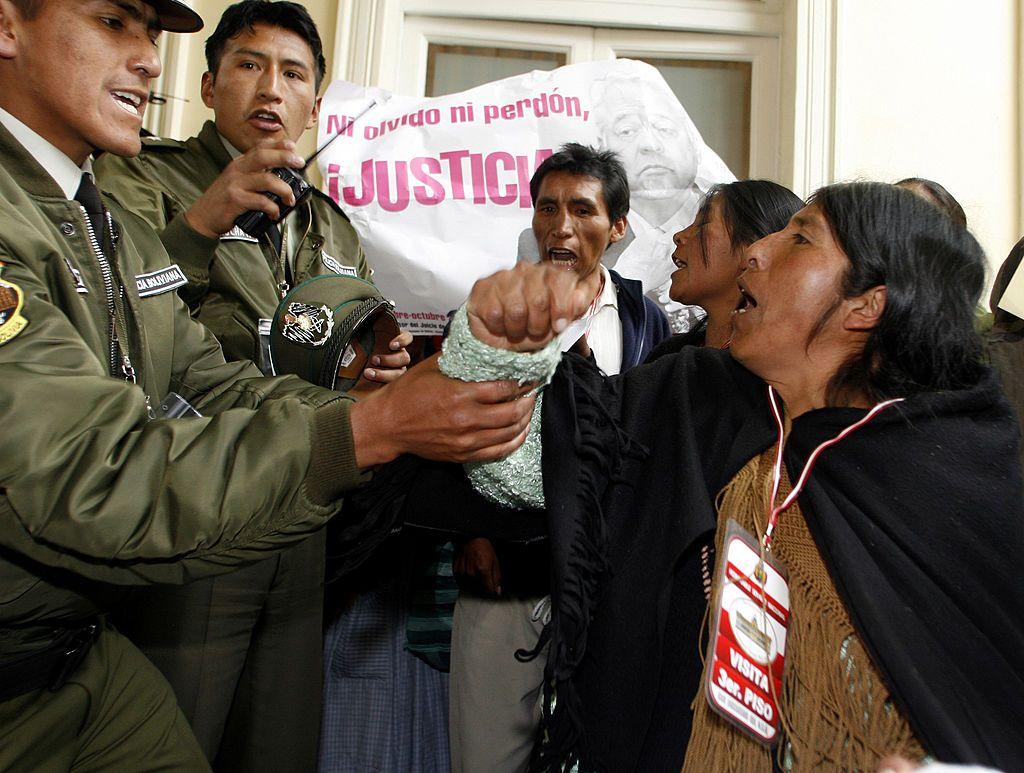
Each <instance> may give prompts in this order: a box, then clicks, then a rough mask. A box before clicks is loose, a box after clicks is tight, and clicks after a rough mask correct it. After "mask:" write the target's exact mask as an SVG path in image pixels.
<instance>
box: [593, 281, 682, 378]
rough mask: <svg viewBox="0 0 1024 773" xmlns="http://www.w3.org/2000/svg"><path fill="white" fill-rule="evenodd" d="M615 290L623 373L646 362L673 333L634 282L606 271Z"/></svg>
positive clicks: (657, 307)
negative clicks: (653, 350)
mask: <svg viewBox="0 0 1024 773" xmlns="http://www.w3.org/2000/svg"><path fill="white" fill-rule="evenodd" d="M608 273H609V274H610V275H611V278H612V283H614V285H615V289H616V290H618V296H619V297H618V301H619V321H620V322H622V367H621V368H620V369H619V372H620V373H625V372H626V371H627V370H629V369H630V368H634V367H636V366H637V365H639V364H640V363H641V362H643V361H644V360H646V359H647V355H648V354H649V353H650V351H651V349H653V348H654V347H655V346H657V345H658V344H659V343H661V342H662V341H663V340H665V339H666V338H668V337H669V336H670V335H671V334H672V331H671V330H670V329H669V326H668V318H667V317H666V316H665V312H663V311H662V310H661V308H660V307H659V306H658V304H656V303H655V302H654V301H652V300H651V299H650V298H648V297H647V296H645V295H644V290H643V286H642V285H641V284H640V282H639V281H638V280H636V279H625V278H623V277H621V276H619V275H618V274H617V273H616V272H615V271H612V270H610V269H609V271H608Z"/></svg>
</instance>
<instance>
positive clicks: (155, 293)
mask: <svg viewBox="0 0 1024 773" xmlns="http://www.w3.org/2000/svg"><path fill="white" fill-rule="evenodd" d="M200 23H201V22H200V20H199V19H198V17H196V16H195V14H193V13H192V12H191V11H190V10H189V9H188V8H187V6H185V5H184V4H183V3H182V2H180V0H146V2H143V1H142V0H0V264H2V266H0V411H2V415H3V417H4V431H3V432H0V769H2V770H5V771H8V770H14V771H21V770H69V769H71V768H74V769H75V770H133V771H134V770H149V769H160V770H205V769H207V763H206V761H205V760H204V758H203V755H202V753H201V750H200V749H199V747H198V745H197V743H196V741H195V738H194V736H193V735H192V733H191V731H190V729H189V728H188V725H187V723H186V722H185V720H184V717H183V716H182V714H181V712H180V710H179V709H178V707H177V705H176V703H175V699H174V695H173V692H172V691H171V688H170V686H169V685H168V684H167V682H166V680H165V679H164V678H163V677H162V676H161V675H160V674H159V672H158V671H157V670H156V669H154V668H153V666H152V665H151V664H150V663H149V661H147V660H146V659H145V657H144V656H143V655H142V654H141V653H140V652H139V651H138V649H136V648H135V647H134V646H133V645H132V644H131V643H130V642H129V641H128V640H127V639H126V638H124V637H123V636H121V635H120V634H119V633H118V632H117V631H116V630H114V629H113V628H112V627H111V626H110V625H109V623H108V622H107V619H106V615H107V613H109V612H111V611H114V610H116V609H117V607H118V606H119V604H120V602H121V599H122V597H123V594H124V588H125V586H130V585H145V584H153V583H183V582H187V581H190V580H193V579H197V578H201V577H204V576H209V575H212V574H215V573H219V572H224V571H227V570H230V569H231V568H233V567H235V566H238V565H240V564H243V563H247V562H252V561H255V560H259V559H261V558H264V557H266V556H267V555H269V554H271V553H272V552H273V551H275V550H277V549H279V548H281V547H284V546H287V545H289V544H293V543H295V542H297V541H300V540H301V539H303V538H304V537H305V536H306V535H307V534H310V533H312V532H315V531H316V530H318V529H319V528H321V527H322V525H323V524H324V523H325V522H326V521H327V520H328V519H329V518H330V517H332V516H334V515H335V514H336V513H337V512H338V511H339V509H340V501H339V497H340V496H341V495H342V494H343V492H345V491H346V490H349V489H351V488H352V487H353V486H355V485H358V484H359V483H360V482H361V481H362V480H363V479H364V478H365V477H366V472H365V471H367V470H369V469H371V468H373V467H375V466H377V465H380V464H383V463H386V462H388V461H390V460H391V459H394V458H395V457H396V456H398V455H400V454H403V453H416V454H420V455H423V456H427V457H434V458H442V459H444V458H446V459H456V460H467V459H469V460H472V459H482V458H495V457H497V456H501V455H504V454H506V453H508V452H509V451H510V450H511V449H512V448H514V447H516V446H517V445H518V444H519V443H520V442H521V440H522V437H523V431H524V429H525V427H526V424H527V422H528V414H529V410H530V408H531V400H530V399H528V398H527V399H523V400H511V399H510V398H512V397H515V396H517V395H518V394H520V392H521V391H522V390H520V389H518V388H516V387H515V386H514V385H512V384H510V383H507V382H505V383H492V384H478V385H461V384H456V383H452V382H449V381H447V379H444V377H443V376H441V375H440V374H439V372H438V371H437V368H436V363H435V362H433V361H428V362H426V363H423V364H422V365H420V366H417V367H415V368H412V369H411V370H410V371H409V373H407V374H406V375H404V376H403V377H402V378H401V379H398V380H397V381H395V382H393V383H390V384H386V385H384V386H383V387H381V388H380V389H378V390H377V391H375V392H373V393H372V394H370V395H368V396H367V397H366V398H365V399H362V400H360V401H359V402H353V401H352V400H350V399H348V398H344V397H340V396H339V395H338V393H336V392H332V391H328V390H325V389H322V388H317V387H313V386H311V385H309V384H307V383H305V382H303V381H300V380H299V379H295V378H293V377H278V378H269V379H268V378H264V377H262V374H261V373H260V372H259V370H258V369H257V368H255V367H254V366H253V365H252V364H251V363H247V362H241V361H240V362H236V363H232V364H227V363H225V360H224V357H223V354H222V352H221V349H220V346H219V345H218V343H217V341H216V339H215V338H214V337H213V335H212V334H211V333H210V332H209V331H208V330H206V329H205V328H204V327H203V326H202V325H201V324H199V323H198V322H196V321H195V320H193V319H192V318H191V317H190V316H189V314H188V310H187V308H186V307H185V305H184V304H182V302H181V301H180V299H179V298H178V297H177V294H176V292H175V290H176V289H177V288H178V286H179V285H181V284H182V283H183V282H184V281H185V280H186V277H185V276H184V273H183V271H182V269H181V268H180V266H178V265H176V264H175V263H174V261H172V260H171V258H169V256H168V255H167V253H166V251H165V250H164V248H163V246H162V244H161V242H160V240H159V238H158V237H157V235H156V234H155V233H154V232H153V230H152V229H151V228H150V227H149V226H148V225H147V224H146V223H145V222H144V221H143V220H141V219H140V218H138V217H136V216H134V215H133V214H132V213H131V212H129V211H128V210H126V209H124V208H123V207H121V206H119V205H118V204H117V202H116V201H115V200H114V199H112V198H109V197H100V195H99V194H98V193H97V191H96V188H95V186H94V184H93V182H92V179H91V175H90V174H89V172H90V166H89V163H88V158H89V155H90V153H91V152H92V151H94V150H96V149H103V150H105V151H107V152H111V153H116V154H119V155H130V154H133V153H137V152H138V151H139V147H140V143H139V138H138V133H139V129H140V127H141V121H142V113H143V111H144V108H145V103H146V101H147V98H148V93H149V86H150V81H151V80H152V79H153V78H155V77H156V76H157V75H158V74H159V72H160V62H159V58H158V56H157V49H156V46H155V41H156V38H157V36H158V35H159V33H160V30H161V29H170V30H178V31H189V30H194V29H197V28H198V27H199V26H200ZM272 163H274V164H277V163H281V162H280V160H279V159H278V158H275V159H274V160H273V162H272ZM171 393H177V394H178V395H180V396H181V398H182V399H181V400H175V399H173V395H172V394H171ZM183 401H187V404H185V402H183ZM188 404H190V405H191V407H192V408H194V409H195V410H197V411H198V412H199V413H200V414H202V416H199V417H196V416H194V415H192V416H191V417H183V418H173V419H171V418H159V415H160V414H161V413H162V409H163V407H164V406H166V407H168V408H170V409H172V410H173V411H174V412H183V413H185V414H188V413H190V408H189V405H188ZM169 415H171V414H169ZM154 416H157V418H153V417H154ZM353 528H358V524H353Z"/></svg>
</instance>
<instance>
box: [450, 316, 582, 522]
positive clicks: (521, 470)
mask: <svg viewBox="0 0 1024 773" xmlns="http://www.w3.org/2000/svg"><path fill="white" fill-rule="evenodd" d="M560 344H561V339H560V337H556V338H555V339H554V340H553V341H551V342H550V343H549V344H548V345H547V346H545V347H544V348H543V349H540V350H539V351H536V352H510V351H506V350H505V349H496V348H495V347H493V346H489V345H487V344H485V343H482V342H481V341H479V340H477V339H476V338H475V337H474V336H473V334H472V333H471V332H470V329H469V319H468V318H467V316H466V307H465V306H463V307H462V308H460V309H459V310H458V311H457V312H456V313H455V317H454V319H453V320H452V325H451V330H450V331H449V333H448V337H447V338H446V339H445V341H444V346H443V350H442V354H441V359H440V360H439V362H438V366H439V367H440V368H441V372H442V373H444V374H445V375H446V376H448V377H449V378H456V379H459V380H460V381H496V380H501V379H513V380H516V381H518V382H519V383H520V384H525V383H527V382H529V381H536V382H538V384H539V385H540V386H538V390H541V389H543V387H545V386H547V385H548V383H550V381H551V378H552V376H554V374H555V369H556V368H558V363H559V361H560V360H561V358H562V351H561V346H560ZM542 399H543V394H538V395H537V404H536V406H535V407H534V409H533V416H532V417H531V418H530V429H529V432H528V433H527V436H526V441H525V442H524V443H523V445H522V446H520V447H519V448H518V449H516V450H515V451H513V452H512V453H511V454H509V455H508V456H506V457H505V458H504V459H499V460H498V461H495V462H470V463H467V464H466V465H465V469H466V476H467V477H468V478H469V481H470V483H472V484H473V488H475V489H476V490H477V491H479V492H480V493H481V494H482V495H483V496H485V497H486V498H487V499H489V500H490V501H492V502H494V503H495V504H498V505H501V506H503V507H511V508H515V509H528V508H542V507H544V486H543V480H542V477H541V466H540V462H541V435H540V425H541V401H542Z"/></svg>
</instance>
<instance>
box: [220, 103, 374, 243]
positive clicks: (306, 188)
mask: <svg viewBox="0 0 1024 773" xmlns="http://www.w3.org/2000/svg"><path fill="white" fill-rule="evenodd" d="M376 104H377V100H375V99H374V100H371V101H370V104H368V105H367V106H366V107H365V108H363V109H362V111H361V112H360V113H359V115H357V116H356V117H355V118H353V119H352V120H351V121H349V122H348V123H347V124H346V125H345V126H344V127H342V129H341V130H339V131H338V132H336V133H335V134H333V135H331V136H330V137H328V138H327V140H326V141H325V142H324V144H323V145H321V146H320V147H319V148H317V149H316V152H315V153H314V154H313V155H312V156H310V157H309V158H307V159H306V163H305V164H304V165H303V167H302V170H301V171H303V172H305V171H306V170H307V169H309V165H310V164H312V163H313V161H314V160H315V159H316V157H317V156H319V155H320V153H322V152H323V151H324V150H326V149H327V146H328V145H330V144H331V143H332V142H334V141H335V140H336V139H337V138H338V137H339V136H341V134H342V133H343V131H344V129H347V128H348V127H349V126H351V125H352V124H353V123H355V122H356V121H358V120H359V119H360V118H362V117H363V116H364V115H366V113H367V111H368V110H370V108H372V107H373V106H374V105H376ZM270 171H271V172H272V173H274V174H276V175H277V176H278V177H280V178H281V179H282V180H284V181H285V182H286V183H287V184H288V187H289V188H291V189H292V194H293V195H294V196H295V203H294V204H292V205H291V206H287V205H285V204H282V203H281V197H280V196H278V195H277V194H276V193H271V192H270V191H263V195H264V196H266V197H267V198H268V199H270V200H271V201H272V202H274V203H275V204H277V206H278V207H279V208H280V214H279V215H278V217H277V219H276V220H271V218H270V215H268V214H267V213H266V212H264V211H263V210H261V209H250V210H249V211H248V212H243V213H242V214H241V215H239V216H238V217H237V218H236V219H235V225H236V226H238V227H239V228H240V229H241V230H243V231H245V232H246V233H247V234H249V236H252V237H254V238H257V239H258V238H259V237H260V236H262V235H263V234H264V233H266V230H267V229H268V228H269V227H270V226H271V224H273V223H280V222H281V221H282V220H284V219H285V218H286V217H288V215H290V214H291V213H292V212H293V211H294V210H295V208H296V207H298V206H299V205H300V204H301V203H302V202H304V201H305V200H306V199H307V198H309V195H310V194H311V193H312V192H313V186H312V185H310V184H309V183H308V182H306V180H305V179H304V178H303V177H302V175H301V174H299V173H298V172H296V171H295V170H294V169H291V168H289V167H287V166H278V167H275V168H273V169H271V170H270Z"/></svg>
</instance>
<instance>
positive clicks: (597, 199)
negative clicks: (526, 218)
mask: <svg viewBox="0 0 1024 773" xmlns="http://www.w3.org/2000/svg"><path fill="white" fill-rule="evenodd" d="M625 232H626V218H624V217H620V218H619V219H618V220H614V221H613V220H612V219H611V218H610V217H609V216H608V207H606V206H605V202H604V185H603V184H602V183H601V181H600V180H598V179H597V178H595V177H586V176H584V175H578V174H572V173H570V172H549V173H548V174H546V175H545V176H544V179H543V180H542V181H541V184H540V189H539V190H538V191H537V203H536V206H535V207H534V210H533V235H534V237H535V238H536V240H537V247H538V249H539V250H540V259H541V260H542V261H549V262H551V263H552V264H554V265H556V266H559V267H560V268H565V269H567V270H570V271H575V272H576V273H577V274H579V277H580V279H585V278H586V277H588V276H590V275H591V274H592V273H593V272H594V269H596V268H597V266H598V264H600V262H601V256H602V255H604V251H605V249H607V247H608V245H609V244H611V243H612V242H617V241H618V240H619V239H621V238H622V235H623V234H624V233H625Z"/></svg>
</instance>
